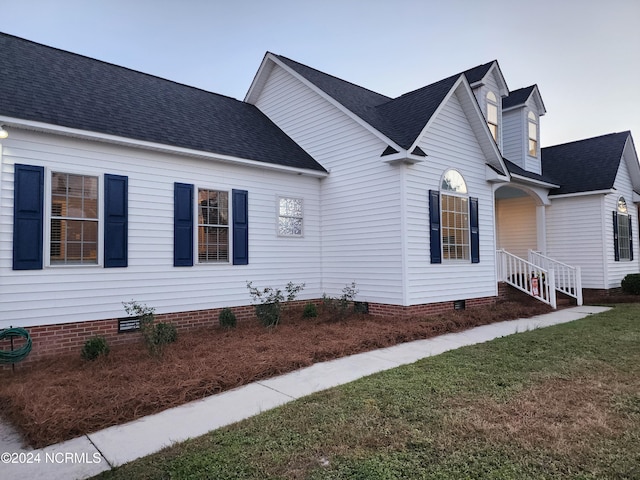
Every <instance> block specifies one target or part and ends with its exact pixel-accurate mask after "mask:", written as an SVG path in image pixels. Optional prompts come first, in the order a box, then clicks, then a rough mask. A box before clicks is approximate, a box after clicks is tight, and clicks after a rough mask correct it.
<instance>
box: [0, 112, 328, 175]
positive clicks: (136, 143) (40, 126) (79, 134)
mask: <svg viewBox="0 0 640 480" xmlns="http://www.w3.org/2000/svg"><path fill="white" fill-rule="evenodd" d="M0 124H2V125H5V126H7V127H10V128H18V129H23V130H30V131H34V132H42V133H50V134H56V135H62V136H66V137H73V138H79V139H83V140H90V141H98V142H104V143H110V144H113V145H122V146H127V147H132V148H141V149H144V150H152V151H156V152H164V153H170V154H174V155H175V154H179V155H185V156H188V157H196V158H203V159H207V160H213V161H217V162H222V163H229V164H234V165H243V166H251V167H253V168H260V169H263V170H272V171H279V172H287V173H292V174H297V175H306V176H311V177H317V178H324V177H327V176H328V175H329V172H327V171H326V170H324V168H323V170H314V169H310V168H298V167H290V166H287V165H278V164H276V163H268V162H264V161H260V160H252V159H247V158H240V157H234V156H231V155H224V154H219V153H213V152H207V151H203V150H195V149H191V148H184V147H176V146H172V145H165V144H162V143H155V142H149V141H145V140H136V139H132V138H127V137H119V136H117V135H109V134H106V133H99V132H92V131H88V130H80V129H77V128H70V127H61V126H59V125H53V124H49V123H44V122H36V121H33V120H23V119H20V118H13V117H4V116H0Z"/></svg>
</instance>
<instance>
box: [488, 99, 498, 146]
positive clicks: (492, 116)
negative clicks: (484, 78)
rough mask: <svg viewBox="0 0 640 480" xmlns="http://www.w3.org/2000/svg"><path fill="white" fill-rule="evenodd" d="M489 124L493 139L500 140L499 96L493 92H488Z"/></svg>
mask: <svg viewBox="0 0 640 480" xmlns="http://www.w3.org/2000/svg"><path fill="white" fill-rule="evenodd" d="M487 125H488V126H489V130H490V131H491V135H492V136H493V139H494V140H495V141H496V142H497V141H498V98H497V97H496V94H495V93H493V92H488V93H487Z"/></svg>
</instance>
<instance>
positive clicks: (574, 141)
mask: <svg viewBox="0 0 640 480" xmlns="http://www.w3.org/2000/svg"><path fill="white" fill-rule="evenodd" d="M622 134H627V135H631V131H630V130H623V131H622V132H611V133H604V134H602V135H596V136H595V137H589V138H582V139H579V140H571V141H569V142H564V143H557V144H556V145H549V146H547V147H542V150H545V149H549V148H555V147H562V146H565V145H573V144H575V143H581V142H588V141H590V140H598V139H601V138H604V137H612V136H614V135H622Z"/></svg>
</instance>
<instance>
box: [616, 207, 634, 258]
mask: <svg viewBox="0 0 640 480" xmlns="http://www.w3.org/2000/svg"><path fill="white" fill-rule="evenodd" d="M617 209H618V257H619V259H620V261H623V260H626V261H631V235H629V210H628V209H627V202H626V200H625V199H624V197H619V198H618V204H617ZM623 252H624V254H623Z"/></svg>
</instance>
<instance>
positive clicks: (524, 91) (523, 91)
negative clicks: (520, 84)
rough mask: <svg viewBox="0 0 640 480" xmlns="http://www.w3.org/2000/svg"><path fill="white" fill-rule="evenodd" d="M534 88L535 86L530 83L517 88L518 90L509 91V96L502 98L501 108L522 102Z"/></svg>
mask: <svg viewBox="0 0 640 480" xmlns="http://www.w3.org/2000/svg"><path fill="white" fill-rule="evenodd" d="M534 88H536V86H535V85H531V86H529V87H524V88H519V89H518V90H514V91H513V92H509V96H508V97H506V98H503V99H502V108H503V109H507V108H511V107H515V106H517V105H522V104H524V103H525V102H526V101H527V99H528V98H529V97H530V96H531V94H532V93H533V89H534Z"/></svg>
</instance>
